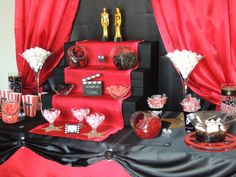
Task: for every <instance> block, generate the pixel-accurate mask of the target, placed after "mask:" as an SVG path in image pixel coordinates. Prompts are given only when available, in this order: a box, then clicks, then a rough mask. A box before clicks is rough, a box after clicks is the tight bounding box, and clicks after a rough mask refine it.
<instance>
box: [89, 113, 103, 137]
mask: <svg viewBox="0 0 236 177" xmlns="http://www.w3.org/2000/svg"><path fill="white" fill-rule="evenodd" d="M85 120H86V122H87V123H88V125H90V127H91V128H92V130H91V131H90V132H89V133H88V138H94V137H103V133H100V132H98V131H97V128H98V127H99V126H100V125H101V124H102V123H103V121H104V120H105V115H104V114H102V113H93V114H90V115H88V116H86V118H85Z"/></svg>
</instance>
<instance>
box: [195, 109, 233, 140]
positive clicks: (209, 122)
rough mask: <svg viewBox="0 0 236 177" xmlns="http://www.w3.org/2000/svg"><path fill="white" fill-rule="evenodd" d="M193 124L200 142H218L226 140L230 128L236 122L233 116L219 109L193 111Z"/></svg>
mask: <svg viewBox="0 0 236 177" xmlns="http://www.w3.org/2000/svg"><path fill="white" fill-rule="evenodd" d="M191 119H192V120H191V121H192V124H193V126H194V128H195V131H196V140H197V141H199V142H207V143H217V142H223V141H224V140H225V137H226V134H227V132H228V129H229V128H230V126H231V124H232V123H233V122H235V118H234V117H233V116H229V115H227V114H225V113H221V112H217V111H199V112H196V113H192V118H191Z"/></svg>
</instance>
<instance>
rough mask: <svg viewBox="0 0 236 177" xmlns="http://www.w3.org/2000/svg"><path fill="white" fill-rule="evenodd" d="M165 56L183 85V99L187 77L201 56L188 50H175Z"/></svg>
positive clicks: (186, 86)
mask: <svg viewBox="0 0 236 177" xmlns="http://www.w3.org/2000/svg"><path fill="white" fill-rule="evenodd" d="M166 56H167V57H168V58H169V59H170V60H171V62H172V63H173V65H174V67H175V68H176V70H177V71H178V72H179V74H180V77H181V80H182V85H183V98H185V97H186V96H187V90H188V77H189V75H190V73H191V72H192V70H193V69H194V68H195V66H196V65H197V64H198V62H199V60H201V59H202V58H203V56H202V55H199V54H197V53H194V52H191V51H188V50H182V51H179V50H175V51H174V52H168V53H167V55H166Z"/></svg>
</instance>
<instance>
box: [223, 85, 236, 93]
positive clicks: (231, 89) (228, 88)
mask: <svg viewBox="0 0 236 177" xmlns="http://www.w3.org/2000/svg"><path fill="white" fill-rule="evenodd" d="M221 95H223V96H236V84H233V83H224V84H222V85H221Z"/></svg>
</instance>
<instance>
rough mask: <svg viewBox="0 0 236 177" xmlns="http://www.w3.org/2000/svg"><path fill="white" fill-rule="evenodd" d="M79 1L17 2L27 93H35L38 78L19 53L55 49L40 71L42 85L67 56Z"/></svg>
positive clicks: (19, 48)
mask: <svg viewBox="0 0 236 177" xmlns="http://www.w3.org/2000/svg"><path fill="white" fill-rule="evenodd" d="M78 4H79V0H60V1H58V0H50V1H48V0H16V1H15V40H16V41H15V42H16V54H17V55H16V62H17V68H18V71H19V72H20V73H22V82H23V92H24V93H33V92H34V93H35V77H34V73H33V71H32V70H31V69H30V67H29V65H28V63H27V62H26V61H25V60H24V59H23V58H22V57H21V56H20V55H19V54H21V53H23V52H24V51H25V50H26V49H29V48H32V47H36V46H38V47H41V48H44V49H46V50H48V51H51V52H53V54H52V55H51V56H50V57H49V58H48V59H47V60H46V62H45V63H44V65H43V68H42V70H41V72H40V80H39V82H40V85H42V84H43V83H44V82H45V81H46V80H47V79H48V77H49V75H50V73H51V72H52V70H53V69H54V68H55V67H56V66H57V64H58V63H59V62H60V60H61V58H62V56H63V46H64V42H67V41H68V40H69V37H70V32H71V29H72V23H73V20H74V17H75V14H76V12H77V8H78Z"/></svg>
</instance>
